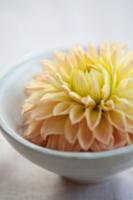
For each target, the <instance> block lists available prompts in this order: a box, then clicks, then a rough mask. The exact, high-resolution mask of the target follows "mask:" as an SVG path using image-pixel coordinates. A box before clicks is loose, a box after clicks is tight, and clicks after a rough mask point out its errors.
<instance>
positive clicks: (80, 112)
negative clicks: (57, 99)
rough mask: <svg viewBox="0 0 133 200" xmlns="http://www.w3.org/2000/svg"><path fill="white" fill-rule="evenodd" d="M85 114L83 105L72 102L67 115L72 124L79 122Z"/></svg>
mask: <svg viewBox="0 0 133 200" xmlns="http://www.w3.org/2000/svg"><path fill="white" fill-rule="evenodd" d="M84 116H85V109H84V106H82V105H78V104H73V105H72V106H71V110H70V111H69V117H70V121H71V123H72V124H76V123H78V122H80V121H81V120H82V119H83V118H84Z"/></svg>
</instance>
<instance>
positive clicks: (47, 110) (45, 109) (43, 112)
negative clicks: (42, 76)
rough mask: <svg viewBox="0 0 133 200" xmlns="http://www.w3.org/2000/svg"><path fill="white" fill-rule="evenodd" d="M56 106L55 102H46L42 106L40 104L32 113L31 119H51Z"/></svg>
mask: <svg viewBox="0 0 133 200" xmlns="http://www.w3.org/2000/svg"><path fill="white" fill-rule="evenodd" d="M56 104H57V103H56V102H46V103H44V104H40V105H39V106H37V107H36V108H35V109H34V110H33V111H32V113H31V116H32V118H33V119H35V120H44V119H47V118H49V117H51V116H52V115H53V109H54V107H55V106H56Z"/></svg>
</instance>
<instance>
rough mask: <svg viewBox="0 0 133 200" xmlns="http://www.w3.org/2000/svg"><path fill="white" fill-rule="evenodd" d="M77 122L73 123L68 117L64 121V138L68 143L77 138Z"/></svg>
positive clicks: (72, 142)
mask: <svg viewBox="0 0 133 200" xmlns="http://www.w3.org/2000/svg"><path fill="white" fill-rule="evenodd" d="M77 132H78V124H75V125H73V124H72V123H71V121H70V119H69V118H68V119H67V120H66V123H65V138H66V140H67V141H68V142H69V143H70V144H74V143H75V141H76V139H77Z"/></svg>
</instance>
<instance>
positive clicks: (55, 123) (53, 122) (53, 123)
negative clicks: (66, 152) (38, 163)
mask: <svg viewBox="0 0 133 200" xmlns="http://www.w3.org/2000/svg"><path fill="white" fill-rule="evenodd" d="M65 122H66V117H65V116H59V117H57V116H56V117H51V118H49V119H46V120H45V121H44V123H43V125H42V128H41V135H42V138H43V139H44V140H45V139H46V137H47V136H48V135H62V134H64V126H65Z"/></svg>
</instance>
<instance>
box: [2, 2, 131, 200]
mask: <svg viewBox="0 0 133 200" xmlns="http://www.w3.org/2000/svg"><path fill="white" fill-rule="evenodd" d="M89 41H91V42H94V43H96V44H99V43H100V42H102V41H122V42H124V43H127V44H128V45H129V46H130V47H133V1H132V0H0V76H2V75H3V74H4V73H6V71H7V70H8V69H9V68H10V67H9V66H10V65H11V64H12V63H14V62H15V60H17V59H19V58H20V57H21V56H23V55H25V54H27V53H29V52H37V51H40V50H51V49H52V48H60V47H62V46H69V45H73V44H77V43H82V44H86V43H88V42H89ZM132 188H133V170H132V169H131V170H128V171H126V172H123V173H121V174H119V175H117V176H115V177H114V178H112V179H111V180H110V182H104V183H101V184H98V185H90V186H80V185H75V184H72V183H69V182H66V181H64V180H63V179H61V178H60V177H58V176H57V175H54V174H52V173H50V172H48V171H45V170H43V169H40V168H39V167H37V166H35V165H34V164H32V163H30V162H29V161H27V160H26V159H24V158H23V157H21V156H20V155H19V154H18V153H17V152H15V150H13V149H12V147H10V146H9V144H8V143H7V142H6V141H5V139H4V138H3V137H2V136H1V135H0V200H8V199H9V200H25V199H26V200H44V199H49V200H68V199H70V200H74V199H75V200H107V199H108V200H132V199H133V189H132Z"/></svg>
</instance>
